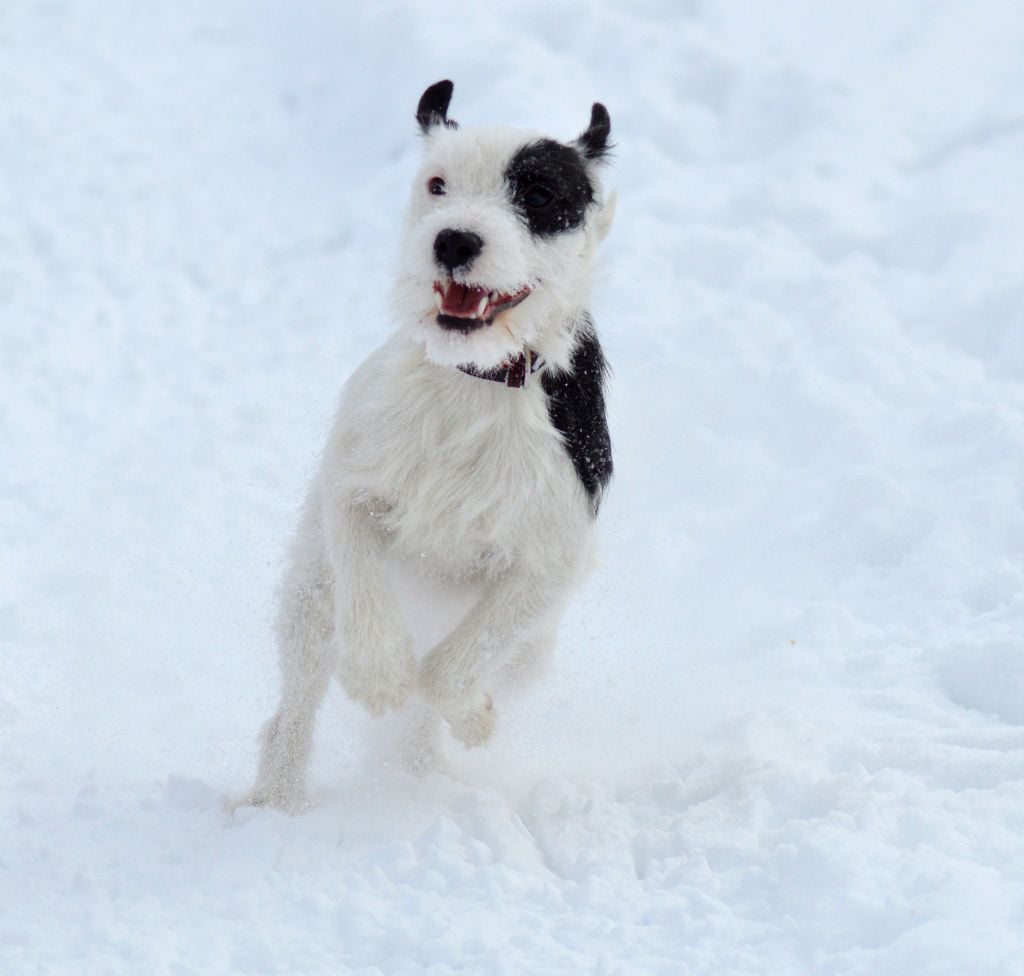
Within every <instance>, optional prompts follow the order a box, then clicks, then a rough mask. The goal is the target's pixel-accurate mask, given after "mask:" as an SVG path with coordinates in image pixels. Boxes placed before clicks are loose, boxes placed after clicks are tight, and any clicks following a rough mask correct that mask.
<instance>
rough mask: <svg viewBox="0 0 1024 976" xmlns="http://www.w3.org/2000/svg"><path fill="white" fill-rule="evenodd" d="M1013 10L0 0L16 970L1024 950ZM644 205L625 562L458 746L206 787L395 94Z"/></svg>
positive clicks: (339, 739) (660, 967)
mask: <svg viewBox="0 0 1024 976" xmlns="http://www.w3.org/2000/svg"><path fill="white" fill-rule="evenodd" d="M1022 50H1024V8H1022V7H1021V6H1020V4H1018V3H1015V2H1012V0H1007V2H997V0H942V2H925V0H911V2H907V3H903V4H900V5H893V4H891V3H882V2H879V0H869V2H866V3H862V4H858V5H850V4H840V3H838V2H829V3H814V2H810V0H800V2H794V3H791V4H786V5H781V4H747V3H740V4H736V3H727V2H725V0H701V2H688V3H671V2H668V0H645V2H643V3H637V4H633V5H630V6H629V7H628V8H627V7H626V6H624V5H616V4H612V3H600V4H594V3H586V4H585V3H582V2H578V0H567V2H558V3H552V2H550V0H548V2H544V3H539V2H534V0H519V2H517V3H510V2H507V0H499V2H496V3H492V4H489V5H487V6H486V9H485V8H484V6H483V5H480V6H473V5H465V4H456V3H453V2H450V0H433V2H431V3H429V4H428V3H411V2H381V3H378V4H375V5H372V6H370V5H366V6H355V5H347V4H338V3H328V2H312V0H303V2H300V3H296V4H289V5H272V4H269V3H243V2H241V0H225V2H221V3H217V4H209V3H201V2H199V0H180V2H178V3H175V4H169V3H155V4H148V5H144V6H139V5H137V4H130V3H128V2H126V0H96V2H93V3H89V4H72V3H64V2H56V0H54V2H46V3H44V2H41V0H40V2H35V3H33V2H24V3H15V4H8V5H7V6H6V7H5V9H4V12H3V14H2V16H0V132H2V133H3V136H2V137H0V342H2V345H0V415H2V418H3V419H2V425H0V649H2V650H0V798H2V799H0V906H3V907H2V908H0V972H2V973H3V974H5V976H17V974H28V973H47V974H50V973H76V974H79V973H82V974H91V973H103V974H107V973H111V974H116V973H154V974H159V973H174V974H192V973H236V972H237V973H245V974H257V973H282V974H284V973H287V974H299V973H332V974H338V973H350V972H351V973H360V974H392V973H394V974H406V973H408V974H412V973H421V972H430V973H434V974H444V973H456V972H468V973H508V974H522V973H531V974H532V973H559V974H561V973H573V972H587V973H599V974H620V973H621V974H645V976H646V974H659V973H664V974H673V976H674V974H684V973H694V974H706V973H715V974H764V973H770V974H772V976H785V974H808V973H814V974H816V976H817V974H866V976H867V974H870V976H885V974H901V976H903V974H907V973H914V974H943V973H949V974H957V976H962V974H964V973H971V974H972V976H988V974H993V976H996V974H998V976H1010V974H1016V973H1019V972H1020V971H1021V965H1022V964H1021V959H1022V958H1024V637H1022V634H1024V560H1022V557H1024V270H1022V264H1021V246H1022V233H1024V181H1022V180H1021V179H1020V172H1021V160H1022V152H1024V94H1022V93H1024V59H1022V58H1021V56H1020V52H1021V51H1022ZM443 77H451V78H453V79H454V80H455V83H456V93H455V99H454V101H453V104H452V109H451V114H452V115H453V116H454V117H455V118H457V119H459V120H460V121H462V122H463V124H474V123H480V124H484V123H488V124H489V123H494V122H504V123H509V124H515V125H523V126H529V127H534V128H540V129H544V130H548V131H551V132H553V133H555V134H560V135H562V136H564V137H569V136H572V135H574V134H575V133H577V132H578V131H580V130H581V129H582V128H583V127H584V126H585V124H586V121H587V118H588V117H589V108H590V103H591V102H592V101H593V100H595V99H600V100H601V101H603V102H605V103H606V104H607V105H608V107H609V110H610V112H611V117H612V125H613V134H614V138H615V140H616V142H617V144H618V148H617V152H616V158H615V162H614V168H613V170H612V176H611V179H612V182H613V184H614V186H615V187H616V188H617V190H618V192H619V196H620V201H619V212H618V217H617V223H616V226H615V228H614V229H613V232H612V235H611V237H610V239H609V241H608V243H607V245H606V249H605V271H604V276H603V279H602V281H601V282H600V284H599V286H598V288H597V290H596V295H595V302H594V313H595V318H596V320H597V322H598V325H599V327H600V329H601V333H602V337H603V341H604V343H605V346H606V349H607V353H608V357H609V359H610V360H611V362H612V364H613V367H614V370H615V378H614V386H613V389H612V393H611V403H610V406H611V418H610V419H611V424H612V433H613V438H614V442H615V446H616V462H617V475H616V479H615V482H614V485H613V488H612V491H611V494H610V495H609V498H608V501H607V504H606V506H605V508H604V510H603V511H602V526H603V564H602V566H601V568H600V569H599V570H598V571H597V572H596V573H595V575H594V577H593V578H592V579H591V581H590V583H589V584H588V587H587V589H586V591H585V592H584V594H583V595H582V596H581V597H580V598H579V599H578V600H577V601H576V603H575V604H574V607H573V609H572V611H571V613H570V615H569V617H568V619H567V621H566V626H565V628H564V631H563V634H562V637H561V640H560V646H559V651H558V655H557V659H556V663H555V667H554V670H553V672H552V673H551V674H550V676H549V677H548V678H547V679H546V680H545V682H544V683H543V684H542V685H541V686H539V687H538V688H537V689H536V690H535V692H534V693H533V694H532V695H531V696H529V697H528V698H526V699H524V700H523V701H522V703H521V704H520V705H519V706H518V708H517V709H514V710H509V711H508V713H507V714H504V715H503V716H502V725H501V726H500V728H499V732H498V734H497V738H496V741H495V742H494V744H493V746H491V747H489V748H488V749H486V750H484V751H479V752H476V753H465V752H462V751H460V750H459V749H457V748H456V747H455V746H454V745H453V746H452V764H453V767H454V772H455V775H454V776H452V777H450V778H448V777H442V776H435V777H430V778H427V779H424V780H414V779H410V778H408V777H406V776H405V775H404V774H402V773H400V772H399V771H398V770H396V769H395V768H393V765H392V764H391V763H390V762H389V756H390V753H389V752H388V748H387V733H388V728H387V726H386V725H385V726H384V727H383V729H382V728H381V727H379V726H377V725H375V724H374V723H373V722H372V720H370V719H369V718H366V717H364V716H363V715H362V714H361V713H360V712H359V711H358V710H357V709H356V708H355V707H354V706H352V705H351V704H349V703H348V702H346V701H344V700H343V698H342V696H341V695H340V694H337V693H336V694H334V695H333V696H332V698H331V699H330V701H329V703H328V706H327V707H326V708H325V710H324V713H323V714H322V717H321V726H320V731H319V736H318V741H317V754H316V757H315V762H314V769H313V770H312V782H313V784H314V788H315V790H316V794H317V797H318V802H317V804H316V806H315V807H314V809H313V810H311V811H310V812H309V813H308V814H306V815H304V816H301V817H297V818H287V817H284V816H282V815H280V814H278V813H276V812H273V811H267V810H252V809H246V810H242V811H240V812H239V813H237V814H236V815H235V816H230V815H228V814H227V813H226V812H225V811H224V807H223V799H224V797H225V796H234V795H237V794H238V793H239V792H240V791H241V790H242V789H244V787H245V786H246V785H248V782H249V781H250V780H251V777H252V775H253V772H254V768H255V750H256V746H255V742H254V735H255V732H256V730H257V728H258V726H259V724H260V723H261V722H262V721H263V719H264V718H265V717H266V716H267V715H268V714H269V713H270V710H271V708H272V704H273V701H274V695H275V692H276V682H277V673H276V664H275V654H274V648H273V644H272V641H271V635H270V626H269V621H270V618H271V615H272V612H273V591H274V586H275V583H276V580H277V578H278V575H279V571H280V564H281V559H282V556H283V553H284V549H285V545H286V543H287V540H288V536H289V533H290V531H291V529H292V526H293V524H294V520H295V515H296V512H297V509H298V505H299V502H300V499H301V496H302V491H303V488H304V486H305V483H306V481H307V479H308V477H309V475H310V473H311V471H312V469H313V466H314V464H315V460H316V455H317V451H318V450H319V447H320V445H321V442H322V439H323V436H324V433H325V430H326V425H327V422H328V419H329V416H330V413H331V410H332V408H333V404H334V400H335V397H336V395H337V390H338V388H339V387H340V385H341V383H342V382H343V380H344V378H345V376H346V375H347V374H348V373H349V371H351V369H352V368H354V366H355V365H356V364H357V363H358V362H359V361H360V360H361V359H362V357H363V356H365V355H366V353H367V352H369V350H370V349H372V348H373V347H374V346H375V345H376V344H378V343H379V342H380V341H381V340H382V338H383V337H384V335H385V334H386V333H387V329H388V322H387V300H386V299H387V284H388V276H389V273H390V269H391V268H392V267H393V266H394V259H395V254H396V248H397V245H396V233H397V230H398V223H399V218H400V214H401V211H402V208H403V206H404V202H405V199H406V195H407V193H408V181H409V177H410V175H411V173H412V171H413V167H414V163H415V159H416V152H417V139H416V136H415V126H414V123H413V120H412V115H413V111H414V108H415V103H416V100H417V98H418V97H419V94H420V93H421V91H422V90H423V88H424V87H425V86H426V85H427V84H429V83H431V82H433V81H436V80H437V79H439V78H443Z"/></svg>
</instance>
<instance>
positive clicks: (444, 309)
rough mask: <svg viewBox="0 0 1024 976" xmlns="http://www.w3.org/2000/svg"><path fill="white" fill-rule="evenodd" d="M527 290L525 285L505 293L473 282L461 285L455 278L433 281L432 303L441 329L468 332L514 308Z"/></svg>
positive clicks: (525, 295) (488, 323)
mask: <svg viewBox="0 0 1024 976" xmlns="http://www.w3.org/2000/svg"><path fill="white" fill-rule="evenodd" d="M529 294H530V289H529V287H527V286H526V285H524V286H523V287H522V288H520V289H518V291H515V292H512V293H507V292H501V291H488V290H487V289H486V288H479V287H477V286H476V285H463V284H461V283H460V282H458V281H445V282H441V281H435V282H434V303H435V304H436V305H437V312H438V315H437V324H438V325H439V326H441V327H442V328H443V329H456V330H458V331H460V332H472V331H474V330H475V329H479V328H482V327H483V326H485V325H490V324H491V323H492V322H493V321H494V317H495V316H496V315H498V314H499V313H501V312H506V311H508V310H509V309H510V308H514V307H515V306H516V305H518V304H519V303H520V302H521V301H523V300H524V299H525V298H526V297H527V296H528V295H529Z"/></svg>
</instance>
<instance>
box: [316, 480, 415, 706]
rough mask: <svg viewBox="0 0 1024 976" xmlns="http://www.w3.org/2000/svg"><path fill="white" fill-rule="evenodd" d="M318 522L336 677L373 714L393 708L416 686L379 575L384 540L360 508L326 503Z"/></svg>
mask: <svg viewBox="0 0 1024 976" xmlns="http://www.w3.org/2000/svg"><path fill="white" fill-rule="evenodd" d="M324 522H325V525H326V527H327V531H328V535H329V538H330V554H331V562H332V564H333V566H334V573H335V580H336V582H337V587H336V589H337V595H336V598H335V633H336V634H338V635H339V636H340V639H341V643H342V659H341V665H340V668H339V674H338V676H339V678H340V679H341V683H342V686H343V687H344V688H345V691H346V692H348V694H349V696H350V697H351V698H353V699H354V700H355V701H357V702H360V703H362V704H363V705H365V706H366V708H367V709H368V710H369V711H370V712H371V714H373V715H380V714H382V713H383V712H384V711H385V710H387V709H388V708H399V707H401V705H403V704H404V703H405V701H406V699H407V698H408V697H409V695H410V693H411V692H412V689H413V687H414V686H415V683H416V660H415V658H414V657H413V653H412V643H411V641H410V639H409V635H408V633H407V632H406V629H405V625H404V624H403V622H402V618H401V615H400V614H399V611H398V607H397V606H396V604H395V601H394V598H393V597H392V595H391V592H390V590H389V589H388V586H387V582H386V579H385V573H384V539H383V537H382V532H381V529H380V527H379V526H378V525H377V524H375V522H374V519H373V515H372V513H371V512H370V510H369V508H368V507H367V506H366V505H365V504H359V503H354V502H353V503H344V502H339V501H338V500H334V501H332V502H328V503H327V505H326V508H325V512H324Z"/></svg>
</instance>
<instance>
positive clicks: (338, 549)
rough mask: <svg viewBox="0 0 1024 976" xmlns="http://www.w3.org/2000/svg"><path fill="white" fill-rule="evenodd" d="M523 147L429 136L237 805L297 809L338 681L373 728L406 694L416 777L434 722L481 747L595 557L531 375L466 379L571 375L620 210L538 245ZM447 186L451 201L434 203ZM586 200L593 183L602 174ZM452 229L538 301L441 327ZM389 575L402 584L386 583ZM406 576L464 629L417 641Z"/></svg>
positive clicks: (318, 486)
mask: <svg viewBox="0 0 1024 976" xmlns="http://www.w3.org/2000/svg"><path fill="white" fill-rule="evenodd" d="M530 138H531V134H530V133H522V132H513V131H511V130H505V129H483V130H469V131H462V130H459V131H451V130H449V129H446V128H444V127H443V126H438V127H437V128H435V129H434V130H432V131H431V133H430V134H429V135H428V136H427V138H426V145H425V154H424V162H423V165H422V166H421V168H420V171H419V173H418V175H417V177H416V179H415V181H414V184H413V199H412V203H411V205H410V208H409V215H408V218H407V221H406V227H405V238H404V247H403V251H402V267H401V271H400V274H399V277H398V280H397V283H396V286H395V292H394V299H395V300H394V308H395V314H396V318H397V321H398V323H399V329H398V331H397V332H396V333H395V334H394V335H393V336H392V337H391V338H390V339H389V340H388V341H387V342H385V343H384V345H383V346H381V347H380V348H379V349H378V350H377V351H376V352H374V353H373V354H372V355H371V356H370V357H369V358H368V359H367V360H366V361H365V362H364V363H363V364H362V365H361V366H360V367H359V368H358V369H357V370H356V371H355V372H354V373H353V374H352V376H351V378H350V379H349V381H348V382H347V384H346V386H345V389H344V391H343V395H342V399H341V403H340V406H339V408H338V412H337V415H336V417H335V420H334V425H333V428H332V430H331V433H330V436H329V438H328V441H327V446H326V449H325V451H324V455H323V459H322V463H321V465H320V468H319V471H318V473H317V475H316V476H315V478H314V480H313V483H312V485H311V487H310V490H309V495H308V499H307V501H306V505H305V509H304V512H303V515H302V519H301V522H300V525H299V530H298V534H297V536H296V540H295V544H294V547H293V550H292V556H291V566H290V569H289V571H288V573H287V576H286V579H285V581H284V585H283V590H282V599H281V609H280V615H279V618H278V623H277V636H278V641H279V647H280V660H281V671H282V696H281V702H280V706H279V708H278V709H277V711H276V712H275V714H274V715H273V716H272V717H271V719H270V720H269V721H268V722H267V724H266V726H265V727H264V730H263V733H262V740H263V754H262V760H261V764H260V770H259V774H258V777H257V781H256V784H255V786H254V788H253V790H252V792H251V794H250V796H249V797H248V800H249V802H253V803H268V804H273V805H277V806H280V807H282V808H284V809H289V810H294V809H297V808H299V807H301V806H302V804H303V796H304V793H303V778H304V773H305V768H306V765H307V760H308V756H309V752H310V745H311V741H312V733H313V725H314V719H315V714H316V711H317V708H318V706H319V704H320V702H321V700H322V698H323V695H324V693H325V691H326V688H327V686H328V683H329V678H330V676H331V675H332V674H333V675H335V676H336V677H338V678H339V679H340V681H341V683H342V685H343V686H344V688H345V690H346V691H347V693H348V694H349V695H350V696H351V697H352V698H353V699H355V700H356V701H358V702H361V703H362V704H363V705H364V706H366V708H368V709H369V710H370V711H371V712H372V713H374V714H380V713H382V712H384V711H385V710H386V709H390V708H401V707H402V706H404V705H406V703H407V702H408V701H409V699H410V697H411V696H413V695H414V694H415V695H418V697H419V698H420V699H421V700H422V703H424V704H425V706H426V707H425V708H424V707H423V705H420V706H418V707H417V710H415V711H416V715H415V718H416V721H415V726H414V731H413V736H414V741H412V742H411V743H410V745H409V748H408V750H407V758H408V759H409V761H410V763H411V764H412V765H415V766H417V767H422V766H424V765H429V762H430V761H432V748H433V742H434V741H435V740H436V729H435V728H434V727H433V726H432V724H431V723H432V721H434V718H433V717H434V716H440V717H442V718H443V719H444V720H446V721H447V723H448V725H449V727H450V729H451V731H452V733H453V734H454V735H455V736H456V737H457V738H458V739H460V740H461V741H463V742H464V743H465V744H467V745H477V744H479V743H481V742H483V741H485V740H486V739H487V738H488V737H489V736H490V734H491V731H492V730H493V727H494V721H495V710H494V705H493V702H494V699H493V695H494V694H495V692H500V690H501V689H502V688H504V687H506V686H507V684H508V682H510V681H512V680H515V679H517V678H519V677H522V676H523V675H525V674H526V673H528V672H529V671H530V670H531V669H533V668H535V667H536V666H537V665H538V663H539V662H541V661H542V660H543V659H545V658H546V657H547V656H548V655H549V653H550V649H551V646H552V645H553V642H554V638H555V632H556V628H557V620H558V617H559V614H560V612H561V609H562V607H563V605H564V603H565V601H566V599H567V597H568V596H569V594H570V593H571V591H572V589H573V588H574V586H576V585H577V583H578V581H579V579H580V576H581V572H582V571H583V570H584V569H585V568H586V567H587V566H588V565H589V563H590V558H591V557H590V553H591V549H592V537H593V518H592V515H591V508H590V504H589V500H588V498H587V496H586V493H585V491H584V489H583V487H582V485H581V483H580V481H579V479H578V477H577V475H576V472H575V470H574V468H573V465H572V462H571V461H570V459H569V457H568V455H567V453H566V450H565V447H564V445H563V444H562V442H561V439H560V436H559V434H558V432H557V431H556V430H555V429H554V427H553V426H552V424H551V422H550V420H549V418H548V412H547V403H546V399H545V396H544V392H543V390H542V388H541V385H540V382H539V380H538V378H537V377H534V378H533V381H532V382H531V383H528V385H527V386H526V387H525V388H522V389H509V388H507V387H505V386H504V385H502V384H501V383H497V382H492V381H489V380H485V379H480V378H477V377H473V376H469V375H466V374H465V373H463V372H461V371H459V370H458V369H455V368H454V366H453V364H456V363H474V364H476V365H477V366H479V367H483V368H487V367H490V366H493V365H495V364H496V363H498V362H500V361H501V360H502V358H503V357H505V356H506V355H508V354H516V353H518V352H520V351H522V350H523V349H524V348H525V347H527V346H529V347H530V348H532V349H534V350H536V351H538V352H540V353H541V354H542V355H544V356H545V357H546V358H547V361H548V363H549V366H548V368H551V369H557V368H559V367H562V366H564V365H565V364H566V363H567V362H568V359H569V356H570V355H571V352H572V348H573V346H574V343H575V340H576V333H577V330H578V329H579V328H580V327H581V326H580V322H581V321H582V319H581V315H580V311H581V309H582V308H583V307H584V303H585V300H586V293H587V288H588V285H589V279H590V269H591V262H592V257H593V252H594V249H595V246H596V244H597V242H598V240H599V239H600V238H601V237H603V236H604V233H606V232H607V225H608V223H609V222H610V219H611V212H612V207H611V205H608V206H606V205H605V204H604V203H603V202H602V201H601V200H600V199H598V201H597V202H596V203H595V204H594V205H593V206H592V208H591V213H590V214H589V215H588V219H587V220H586V221H585V222H584V224H583V226H582V227H581V228H579V229H578V230H576V231H573V232H570V233H563V234H559V235H555V236H554V237H553V238H550V239H547V240H537V239H533V238H532V237H531V235H530V234H529V232H528V230H527V229H526V228H525V226H524V224H523V222H522V220H521V219H520V218H519V217H518V216H517V215H516V214H515V213H514V211H513V210H512V209H511V207H510V205H509V203H508V200H507V199H506V197H505V195H504V191H503V186H502V179H503V172H504V169H505V166H506V165H507V163H508V160H509V158H510V157H511V155H512V154H513V153H514V152H515V151H516V149H517V148H518V147H519V146H521V145H522V144H523V143H524V142H526V141H529V139H530ZM433 176H441V177H443V178H444V179H445V180H446V182H447V184H448V188H449V192H448V195H447V196H445V197H434V196H431V195H429V194H428V193H427V190H426V184H427V181H428V180H429V179H430V178H431V177H433ZM594 183H595V186H597V181H596V179H595V180H594ZM450 226H456V227H460V228H465V229H469V230H473V231H474V232H475V233H478V234H480V236H481V237H483V238H484V239H485V241H486V247H485V249H484V252H483V254H482V255H481V258H480V260H478V261H476V262H474V264H473V266H472V269H471V274H470V277H469V278H468V279H467V280H468V281H471V282H472V283H474V284H479V285H482V286H483V287H486V288H488V289H496V290H504V291H509V292H510V291H514V290H515V289H516V288H518V287H519V286H521V285H523V284H529V285H530V286H531V287H532V288H533V292H532V294H531V295H530V296H529V298H528V299H527V300H526V301H524V302H523V303H522V304H521V305H519V306H518V307H517V308H515V309H512V310H510V311H508V312H506V313H503V314H502V315H499V317H498V321H496V322H495V323H494V324H493V325H491V326H488V327H487V328H485V329H481V330H479V331H478V332H475V333H472V334H470V335H462V334H460V333H451V332H446V331H444V330H442V329H441V328H439V327H438V326H437V325H436V323H435V322H434V318H435V315H436V309H435V306H434V304H433V299H432V291H431V288H432V283H433V281H434V279H435V278H436V277H437V276H438V270H437V268H436V266H435V265H434V261H433V251H432V247H433V241H434V238H435V237H436V235H437V233H438V231H439V230H441V229H443V228H445V227H450ZM396 573H397V574H398V577H396ZM402 577H404V578H405V579H406V580H407V581H408V580H411V581H412V583H413V584H416V585H425V586H428V587H433V588H435V590H436V589H441V590H444V591H446V592H447V593H448V595H450V596H452V598H453V599H454V600H455V606H456V608H457V612H458V615H457V616H456V617H455V619H454V620H453V621H452V622H451V625H450V626H446V627H445V628H444V629H443V630H441V631H440V632H439V633H438V632H435V633H433V634H429V636H428V641H429V643H427V645H426V646H425V647H423V649H424V650H426V654H425V656H424V657H423V658H422V660H421V661H420V662H419V663H417V655H416V653H415V652H416V649H417V643H419V644H420V645H421V646H422V645H423V639H424V632H429V629H430V628H429V626H427V627H420V626H419V624H420V622H421V618H420V617H419V615H418V614H409V612H408V608H407V607H406V608H405V613H404V615H403V605H402V600H401V599H400V597H402V595H403V584H402V583H401V582H400V578H402Z"/></svg>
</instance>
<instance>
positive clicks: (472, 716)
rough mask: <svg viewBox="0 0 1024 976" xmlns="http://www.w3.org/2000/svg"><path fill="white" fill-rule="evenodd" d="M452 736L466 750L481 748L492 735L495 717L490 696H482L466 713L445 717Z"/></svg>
mask: <svg viewBox="0 0 1024 976" xmlns="http://www.w3.org/2000/svg"><path fill="white" fill-rule="evenodd" d="M445 721H447V723H448V727H449V728H450V729H451V730H452V735H453V736H455V738H456V739H458V740H459V742H461V743H462V744H463V745H464V746H466V748H468V749H472V748H473V747H474V746H482V745H483V744H484V743H485V742H486V741H487V740H488V739H489V738H490V737H491V736H492V735H493V734H494V725H495V722H496V721H497V715H496V714H495V712H494V702H492V701H491V696H490V695H482V696H481V701H480V702H479V704H477V705H476V706H474V707H473V708H470V709H468V710H466V711H461V712H456V713H454V714H450V715H445Z"/></svg>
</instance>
